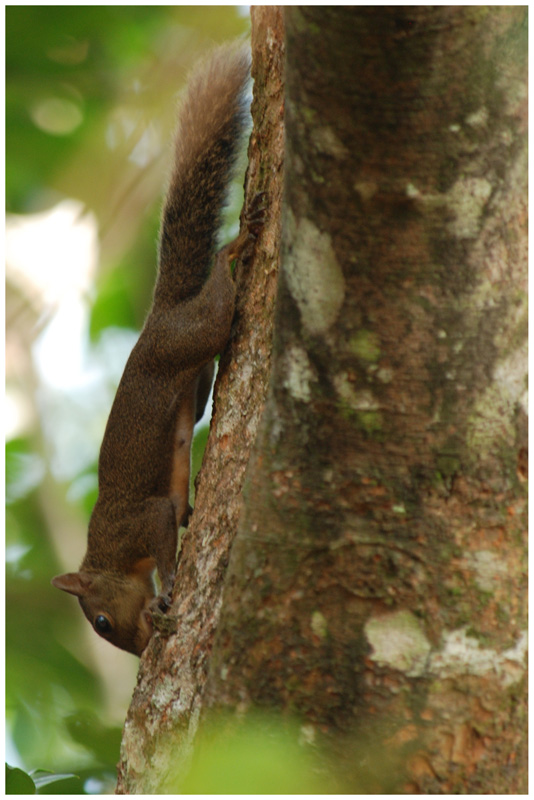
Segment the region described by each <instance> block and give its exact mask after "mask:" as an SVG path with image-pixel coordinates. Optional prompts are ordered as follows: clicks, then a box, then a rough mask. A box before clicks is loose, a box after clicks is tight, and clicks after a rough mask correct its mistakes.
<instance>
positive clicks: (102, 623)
mask: <svg viewBox="0 0 534 800" xmlns="http://www.w3.org/2000/svg"><path fill="white" fill-rule="evenodd" d="M95 630H96V631H98V633H104V634H105V633H111V631H112V630H113V626H112V624H111V622H110V621H109V619H108V618H107V617H105V616H104V615H103V614H99V615H98V617H97V618H96V619H95Z"/></svg>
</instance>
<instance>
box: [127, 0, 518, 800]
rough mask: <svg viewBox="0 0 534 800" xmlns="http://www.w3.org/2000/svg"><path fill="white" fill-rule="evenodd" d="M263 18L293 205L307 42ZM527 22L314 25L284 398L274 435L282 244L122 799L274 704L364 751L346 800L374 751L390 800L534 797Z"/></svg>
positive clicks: (262, 291) (229, 386) (318, 12)
mask: <svg viewBox="0 0 534 800" xmlns="http://www.w3.org/2000/svg"><path fill="white" fill-rule="evenodd" d="M254 15H255V17H254V18H253V31H254V37H255V40H254V43H253V50H254V51H255V53H256V54H257V55H258V60H257V62H256V70H257V73H256V88H257V90H258V91H259V92H260V93H263V92H265V93H267V96H268V101H269V102H264V101H263V100H261V101H260V100H259V99H257V100H256V101H255V102H256V104H257V106H256V107H257V111H258V112H260V111H261V113H260V114H259V116H258V117H257V120H256V124H257V125H258V124H259V125H260V127H259V128H256V129H255V133H254V136H253V139H254V140H255V145H257V144H261V145H262V148H263V147H264V146H265V147H266V150H265V151H264V152H263V153H262V162H261V166H260V165H259V162H254V164H255V166H252V167H251V172H250V175H252V176H253V179H254V181H256V180H257V184H256V186H257V187H258V189H260V190H261V189H263V188H264V187H265V186H267V191H268V192H269V191H272V190H270V189H269V186H270V185H271V184H270V182H271V181H273V180H274V183H275V184H276V174H279V169H280V162H279V160H278V155H279V153H280V150H279V149H274V150H273V148H274V147H275V143H276V144H277V146H278V147H279V148H280V146H281V138H280V137H281V133H280V129H279V127H278V123H279V119H277V113H278V112H277V109H280V108H281V102H282V98H281V82H280V81H281V79H280V71H279V70H280V59H281V58H282V49H283V44H282V40H281V38H280V36H281V23H280V19H279V12H278V11H277V9H276V8H273V7H259V8H257V9H256V10H255V12H254ZM524 17H525V9H524V8H522V7H488V8H480V7H465V6H461V7H460V6H454V7H453V6H451V7H444V6H413V7H316V6H309V7H292V8H291V9H288V10H287V12H286V24H287V40H286V44H287V62H286V68H287V86H286V136H287V143H286V155H285V159H286V161H285V204H284V212H283V213H284V242H283V254H282V256H283V257H282V271H281V279H280V282H279V290H278V296H277V299H276V323H275V332H274V342H273V350H272V374H271V377H270V387H269V394H268V397H267V401H266V404H265V411H264V413H263V416H262V418H261V423H260V425H259V429H258V431H257V435H256V426H257V425H258V420H259V413H260V409H261V405H262V403H263V399H264V392H265V387H266V383H267V380H268V378H269V364H268V363H264V362H265V360H266V359H267V358H268V354H269V352H270V345H269V342H270V338H269V337H270V333H269V331H267V333H266V337H265V338H262V337H263V327H264V325H265V326H267V324H268V320H269V319H270V313H271V310H272V305H273V300H274V282H273V281H272V278H273V276H272V273H271V270H272V264H273V260H274V259H275V256H276V233H275V231H274V227H273V228H269V229H268V230H267V231H266V232H265V240H264V241H265V242H266V245H265V244H264V246H265V247H266V251H267V252H266V253H265V261H264V262H261V263H260V264H258V265H257V266H256V267H255V270H254V281H260V283H258V284H257V286H258V287H259V288H258V289H257V290H256V289H252V287H250V295H243V297H246V299H244V301H243V304H242V305H241V306H240V312H239V317H238V327H237V334H236V337H235V340H234V341H233V342H232V348H231V350H230V352H229V354H227V356H225V359H224V367H223V375H222V378H221V380H220V382H219V391H218V398H217V409H216V416H215V419H214V422H213V425H212V431H211V434H210V445H209V447H208V452H207V458H206V466H205V468H204V469H205V471H204V472H203V477H202V479H201V482H200V486H199V492H198V496H197V507H196V509H195V514H194V517H193V520H192V527H191V529H190V531H189V532H188V534H187V536H186V538H185V541H184V549H183V554H182V556H181V561H180V577H179V581H180V583H179V587H180V588H179V591H178V593H177V600H176V605H175V608H174V609H173V613H175V614H176V616H177V617H178V631H177V633H176V634H174V635H172V636H170V637H169V638H168V639H165V638H164V637H163V636H161V637H156V639H155V640H154V642H153V643H152V645H151V647H150V650H149V651H148V652H147V654H146V655H145V656H144V657H143V659H142V661H141V670H140V678H139V683H138V687H137V691H136V694H135V696H134V700H133V702H132V707H131V710H130V713H129V716H128V720H127V724H126V729H125V736H124V741H123V760H122V762H121V765H120V774H119V788H118V791H121V792H132V793H139V792H146V793H149V792H154V791H158V786H161V782H162V781H163V782H165V779H166V778H167V779H168V778H169V776H172V772H173V771H174V772H175V773H176V775H183V772H184V770H185V768H186V764H187V759H188V757H189V750H190V745H191V742H192V738H193V736H194V734H195V732H196V729H197V721H198V716H199V713H200V711H201V710H203V711H204V713H205V714H206V715H207V716H208V715H209V710H210V709H211V710H213V711H214V712H216V711H217V710H218V709H220V708H225V709H230V710H231V711H232V710H237V711H238V712H239V713H238V715H237V716H238V717H239V718H240V719H241V718H243V716H245V717H246V714H247V711H248V710H251V709H253V708H257V707H258V706H259V707H267V708H270V709H272V708H274V709H277V710H278V711H279V712H280V713H281V715H284V714H286V713H287V714H291V715H295V714H296V715H297V716H298V717H299V719H300V721H301V724H302V731H303V732H304V734H305V735H304V736H303V738H304V739H305V741H306V742H308V743H309V744H311V745H312V746H313V747H315V746H316V745H317V746H319V745H323V747H321V748H319V747H318V750H317V753H318V754H319V753H320V752H322V753H324V752H328V749H329V748H330V750H331V751H332V752H336V753H337V758H338V760H337V768H338V775H339V784H338V786H339V789H340V790H344V791H349V792H350V791H358V789H359V787H360V786H361V784H360V783H358V780H359V775H358V773H359V772H360V769H361V762H362V760H364V759H365V758H367V757H368V755H369V753H367V752H365V751H364V754H363V757H362V758H360V757H359V756H357V755H355V753H357V752H360V753H361V747H360V744H361V742H362V741H364V742H365V741H367V740H369V739H371V740H372V747H373V753H379V756H378V758H379V759H380V762H381V763H384V764H385V763H387V762H388V761H390V763H391V764H395V765H396V768H398V773H397V774H396V778H398V780H397V783H396V784H395V786H392V785H391V782H390V780H389V776H388V775H387V774H386V773H387V772H388V770H387V769H386V768H384V769H382V770H381V771H380V770H378V771H377V772H376V774H375V775H374V778H373V780H374V783H373V784H372V787H371V788H370V790H371V791H375V792H378V793H380V792H384V791H391V790H392V789H395V790H397V791H409V792H421V793H457V792H458V793H519V792H521V791H525V790H526V734H525V722H526V711H525V691H526V677H525V663H524V657H525V649H526V633H525V630H526V590H525V589H526V556H525V527H526V525H525V514H526V492H525V478H526V413H525V389H526V383H525V378H526V366H527V365H526V357H525V347H526V190H525V185H526V171H527V167H526V137H525V126H526V74H525V56H526V47H525V44H526V41H525V40H526V25H525V20H524ZM260 49H261V51H262V54H261V55H259V51H260ZM269 79H270V80H271V81H272V82H270V80H269ZM258 98H259V95H258ZM273 115H274V116H273ZM262 126H265V127H262ZM270 137H273V138H270ZM252 152H253V153H255V150H254V146H253V147H252ZM255 157H256V156H255ZM264 159H267V160H264ZM278 200H279V196H278V195H276V199H275V200H274V201H273V200H271V195H269V201H268V204H269V208H270V209H271V212H270V217H269V219H270V225H273V226H274V225H275V216H274V215H275V214H276V213H277V211H276V208H277V206H276V203H277V202H278ZM273 203H274V205H273ZM248 279H249V274H248V273H247V277H246V280H247V282H248ZM263 279H265V280H266V281H267V282H266V283H265V284H263V283H262V282H261V281H263ZM242 280H243V281H245V276H242ZM264 287H268V288H264ZM248 291H249V286H248V283H247V292H248ZM259 319H261V321H262V325H258V320H259ZM248 348H250V350H249V349H248ZM234 359H235V360H234ZM256 384H258V386H256ZM256 389H258V392H257V394H256ZM249 392H250V396H249V395H248V393H249ZM236 398H238V399H236ZM254 438H256V442H255V445H254V449H253V451H252V455H251V456H250V459H249V448H250V446H251V444H252V442H253V440H254ZM247 461H248V466H247ZM245 468H246V469H247V477H246V482H245V486H244V489H243V476H244V470H245ZM215 487H218V488H215ZM241 494H243V496H244V509H243V510H242V507H241V504H240V503H241V501H240V496H241ZM205 495H206V496H205ZM208 495H209V496H208ZM236 528H237V535H236V538H235V541H234V543H233V545H232V550H231V558H230V563H229V566H228V569H227V575H226V582H225V588H224V593H223V595H222V604H221V582H222V575H223V573H224V572H225V565H226V559H227V558H228V553H229V549H230V544H231V540H232V537H233V533H234V531H235V529H236ZM208 671H209V677H208V681H207V683H206V676H207V675H208ZM167 734H168V735H167ZM355 742H356V743H357V744H355ZM358 747H360V750H357V748H358ZM318 757H319V755H318ZM171 764H172V767H171ZM340 765H342V766H341V767H340ZM332 788H333V789H335V788H336V785H335V784H332Z"/></svg>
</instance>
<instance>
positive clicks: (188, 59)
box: [6, 5, 248, 793]
mask: <svg viewBox="0 0 534 800" xmlns="http://www.w3.org/2000/svg"><path fill="white" fill-rule="evenodd" d="M247 29H248V20H247V18H246V17H245V16H244V15H242V14H240V13H239V12H238V10H237V9H236V8H235V7H230V6H209V7H207V6H206V7H204V6H190V7H189V6H13V5H12V6H8V7H7V8H6V207H7V210H8V223H9V215H10V214H16V215H19V217H20V218H22V219H24V218H26V217H27V216H28V215H31V214H34V213H35V212H42V211H45V210H47V209H50V208H52V207H53V206H55V205H56V204H57V203H58V202H60V201H62V200H64V199H65V198H73V199H75V200H78V201H80V202H81V203H82V204H83V206H82V207H83V208H84V209H87V210H88V211H90V212H91V213H92V214H93V215H94V217H95V219H96V221H97V224H98V241H99V259H98V268H97V272H96V275H95V278H94V282H93V285H92V287H91V289H90V291H89V293H88V295H87V296H86V297H84V298H83V299H84V301H85V302H86V303H87V305H88V308H89V317H88V320H89V324H88V331H87V335H88V342H89V346H91V347H93V348H94V349H93V350H91V352H90V354H92V355H94V354H95V353H96V354H97V357H98V353H99V352H101V351H99V350H98V346H99V344H100V343H101V342H102V341H104V339H105V337H106V336H108V335H109V336H110V337H111V342H113V341H115V340H114V339H113V333H114V331H117V330H120V329H128V330H132V331H138V330H139V328H140V327H141V325H142V322H143V319H144V315H145V314H146V311H147V307H148V305H149V302H150V296H151V291H152V285H153V281H154V276H155V264H156V241H157V230H158V224H159V213H160V207H161V196H162V193H163V191H164V187H165V180H166V174H167V164H168V160H169V145H168V142H169V139H170V135H171V131H172V127H173V124H174V117H175V98H176V95H177V93H178V92H179V91H180V89H181V87H182V85H183V82H184V79H185V78H186V76H187V72H188V70H189V69H190V67H191V66H192V64H193V63H194V61H195V60H196V59H197V58H198V57H200V56H202V55H203V54H204V53H205V52H206V51H207V50H208V49H210V47H212V46H213V45H214V44H216V43H218V42H221V41H224V40H227V39H232V38H235V37H236V36H239V35H243V34H245V33H246V32H247ZM61 244H62V243H61V241H59V242H58V247H61ZM73 268H74V267H73ZM55 312H56V309H55V308H53V307H50V306H48V305H47V301H46V298H45V297H40V296H38V295H37V294H36V293H35V292H34V293H31V292H26V291H25V289H24V288H21V286H20V284H17V283H16V282H15V281H13V279H12V277H11V273H10V270H9V263H8V270H7V291H6V319H7V334H6V337H7V341H6V343H7V357H6V372H7V377H6V385H7V392H8V396H12V397H13V398H14V403H15V404H18V405H20V408H21V409H22V408H23V407H24V409H25V414H22V415H21V419H23V423H21V424H19V426H18V428H17V430H16V431H15V432H14V433H13V434H12V435H11V437H8V441H7V446H6V509H7V510H6V547H7V555H6V598H7V601H6V602H7V614H6V717H7V744H8V761H9V762H10V763H16V764H17V765H18V766H20V767H24V768H25V770H26V771H27V772H28V774H25V772H24V771H23V770H21V769H17V768H15V769H13V770H11V771H10V772H9V781H10V784H11V787H12V788H11V790H10V791H9V793H20V792H21V789H20V787H21V786H22V787H23V786H26V789H27V792H28V793H32V791H37V793H80V792H82V787H83V786H85V788H86V790H87V791H91V792H104V791H112V790H113V785H114V780H115V764H116V762H117V760H118V756H119V743H120V731H121V727H122V721H123V719H124V716H125V713H126V704H127V698H128V694H129V693H131V690H132V689H133V685H134V681H135V672H136V668H137V660H136V659H135V658H134V657H130V656H129V655H127V654H121V653H120V652H119V651H115V650H113V649H112V648H110V647H109V645H107V644H106V643H99V642H96V643H95V641H94V640H96V639H97V638H98V637H96V636H95V635H94V634H93V633H92V632H91V631H90V629H89V626H87V624H86V623H85V621H84V620H83V617H82V615H81V612H80V610H79V608H78V607H77V603H76V601H75V600H74V599H73V598H68V597H67V595H64V594H62V593H59V592H58V591H57V590H55V589H53V588H52V587H51V586H50V578H51V577H52V576H53V575H55V574H57V573H59V572H61V571H64V570H65V569H66V568H70V569H74V568H76V567H77V566H78V564H77V563H72V559H74V558H76V557H77V556H75V555H74V554H75V553H80V552H83V548H84V542H85V530H86V525H87V520H88V515H89V513H90V511H91V508H92V505H93V503H94V500H95V491H96V490H95V487H96V462H97V455H98V448H99V444H100V437H101V434H102V426H103V422H104V421H105V418H104V419H101V418H100V417H99V416H98V414H97V411H96V409H97V408H98V406H99V403H101V402H102V397H100V396H98V397H97V396H96V395H95V396H94V397H93V398H91V397H86V396H84V392H85V394H86V393H87V390H84V389H83V388H82V389H80V390H79V394H80V393H81V396H82V397H83V399H84V401H85V405H83V404H79V405H77V401H76V395H74V394H72V395H69V396H68V397H64V398H63V400H64V401H65V402H66V405H67V407H68V409H69V415H71V416H70V417H69V421H70V422H71V423H72V422H73V420H74V422H73V425H74V431H75V433H74V434H73V433H72V431H71V429H67V428H66V427H65V426H66V422H67V420H66V415H65V414H64V413H63V410H62V409H64V408H65V406H58V408H59V409H60V411H59V412H58V411H57V408H56V410H55V414H53V415H52V412H51V405H53V404H50V403H48V404H47V403H46V402H44V400H43V398H44V397H45V395H46V390H47V387H46V386H45V385H44V383H43V378H42V376H41V375H40V372H39V365H38V364H37V361H36V359H37V356H36V350H35V343H36V342H37V340H38V338H39V335H40V334H41V333H42V332H43V330H45V328H46V325H47V323H48V321H49V320H50V319H52V318H53V316H54V314H55ZM73 335H74V333H73ZM58 359H59V360H61V353H58ZM111 388H112V387H111ZM104 400H105V398H104ZM93 401H94V402H93ZM92 407H94V409H95V411H94V416H90V414H91V408H92ZM88 409H89V411H88ZM76 415H78V416H76ZM93 429H94V435H93ZM76 431H80V433H81V432H82V431H83V432H84V433H87V435H88V436H89V438H90V440H91V453H92V455H91V458H90V459H89V461H87V459H86V462H85V463H84V464H83V465H82V466H81V467H80V468H79V469H78V470H77V471H76V470H75V469H74V467H73V466H72V465H69V464H65V463H61V464H60V465H59V466H60V467H61V469H60V470H59V468H58V467H57V465H56V468H55V469H54V452H55V444H54V442H55V440H56V439H57V438H59V437H60V436H63V437H65V436H66V437H67V438H68V437H69V436H70V438H71V440H72V439H73V441H71V442H70V448H71V451H72V452H75V451H76V449H77V446H78V445H77V441H76V440H77V433H76ZM205 438H206V433H205V432H203V433H201V440H202V441H205ZM202 441H200V443H199V442H196V443H195V449H194V463H195V465H196V466H197V468H198V464H199V462H200V459H201V453H202ZM78 449H79V448H78ZM59 472H61V474H62V475H68V476H69V477H68V479H63V480H61V479H59V478H58V474H59ZM91 637H92V638H91ZM100 645H102V646H103V647H105V648H107V649H106V650H103V649H101V648H100ZM43 767H44V768H46V769H47V770H48V769H50V770H54V772H55V773H58V774H56V775H55V776H54V777H53V778H51V777H50V776H49V775H47V776H46V775H44V774H43V773H35V772H31V771H34V770H36V769H40V768H43ZM73 772H74V773H76V776H78V777H77V778H74V777H62V776H64V775H65V774H68V775H69V776H70V774H71V773H73ZM55 779H57V780H60V781H63V783H62V787H63V788H61V787H60V786H59V784H58V783H57V780H55ZM54 781H55V782H54ZM30 782H31V783H30ZM32 785H33V787H34V790H32V789H31V786H32ZM13 787H14V788H13ZM17 787H18V788H17ZM47 787H48V788H47Z"/></svg>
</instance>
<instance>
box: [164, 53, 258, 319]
mask: <svg viewBox="0 0 534 800" xmlns="http://www.w3.org/2000/svg"><path fill="white" fill-rule="evenodd" d="M249 72H250V56H249V52H248V48H245V47H243V46H223V47H220V48H218V49H217V50H215V51H214V53H213V54H212V55H211V56H210V57H209V60H208V61H207V62H206V63H204V64H203V65H202V66H201V67H200V68H199V69H197V70H196V71H195V72H194V73H193V75H192V77H191V79H190V81H189V83H188V86H187V90H186V94H185V97H184V100H183V102H182V105H181V109H180V112H179V121H178V130H177V134H176V150H175V163H174V169H173V173H172V177H171V182H170V186H169V190H168V193H167V199H166V201H165V205H164V208H163V218H162V224H161V234H160V244H159V272H158V279H157V282H156V288H155V293H154V304H155V306H157V305H158V304H164V305H168V304H170V305H174V304H176V303H178V302H180V301H182V300H184V299H186V298H188V297H193V296H194V295H195V294H197V293H198V292H199V291H200V289H201V288H202V286H203V285H204V283H205V281H206V279H207V277H208V274H209V272H210V269H211V265H212V261H213V256H214V253H215V249H216V247H217V232H218V229H219V226H220V215H221V210H222V208H223V205H224V201H225V198H226V193H227V190H228V185H229V182H230V180H231V177H232V171H233V168H234V165H235V161H236V158H237V156H238V154H239V149H240V145H241V140H242V135H243V132H244V130H245V128H246V117H247V114H246V105H245V97H244V95H245V91H246V87H247V82H248V76H249Z"/></svg>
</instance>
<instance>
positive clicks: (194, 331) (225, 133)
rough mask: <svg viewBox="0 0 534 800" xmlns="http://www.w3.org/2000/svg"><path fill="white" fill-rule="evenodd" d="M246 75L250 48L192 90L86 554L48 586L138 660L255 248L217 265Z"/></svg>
mask: <svg viewBox="0 0 534 800" xmlns="http://www.w3.org/2000/svg"><path fill="white" fill-rule="evenodd" d="M249 69H250V65H249V55H248V52H247V51H246V50H245V49H243V48H242V47H237V48H236V47H235V46H231V47H228V46H225V47H222V48H219V49H218V50H216V51H215V52H214V53H213V55H212V56H211V58H210V59H209V61H208V63H207V64H206V65H204V67H203V68H201V69H200V70H198V71H197V72H196V73H194V75H193V77H192V79H191V81H190V83H189V84H188V88H187V93H186V96H185V100H184V102H183V104H182V107H181V111H180V115H179V123H178V132H177V137H176V151H175V164H174V170H173V173H172V176H171V181H170V186H169V190H168V194H167V198H166V202H165V205H164V209H163V215H162V224H161V234H160V243H159V269H158V276H157V280H156V286H155V290H154V299H153V304H152V308H151V310H150V312H149V314H148V317H147V319H146V322H145V325H144V328H143V331H142V333H141V336H140V338H139V341H138V342H137V344H136V345H135V347H134V349H133V351H132V353H131V355H130V357H129V359H128V362H127V364H126V367H125V369H124V373H123V375H122V378H121V381H120V384H119V387H118V389H117V394H116V397H115V400H114V403H113V406H112V409H111V413H110V415H109V419H108V423H107V426H106V430H105V434H104V439H103V442H102V447H101V450H100V458H99V463H98V487H99V493H98V500H97V502H96V505H95V507H94V510H93V513H92V516H91V520H90V523H89V534H88V542H87V552H86V554H85V557H84V559H83V561H82V564H81V566H80V570H79V572H71V573H67V574H66V575H59V576H58V577H56V578H54V579H53V580H52V583H53V585H54V586H56V587H57V588H58V589H62V590H63V591H65V592H69V593H70V594H73V595H76V596H77V597H78V599H79V602H80V605H81V607H82V609H83V612H84V614H85V616H86V617H87V619H88V620H89V622H90V623H91V624H92V625H93V627H94V629H95V631H96V632H97V633H98V634H100V636H102V637H104V639H107V640H108V641H109V642H112V643H113V644H114V645H116V646H117V647H120V648H122V649H123V650H127V651H129V652H131V653H135V654H137V655H141V653H142V652H143V650H144V649H145V647H146V645H147V643H148V641H149V639H150V637H151V635H152V613H153V612H154V611H157V610H158V609H160V610H162V611H164V610H166V609H167V608H168V607H169V605H170V602H171V600H170V596H171V592H172V589H173V584H174V578H175V571H176V549H177V536H178V528H179V527H180V525H184V524H186V523H187V518H188V515H189V512H190V507H189V502H188V496H189V472H190V448H191V439H192V435H193V427H194V424H195V422H197V421H198V420H199V419H200V417H201V416H202V414H203V411H204V407H205V405H206V402H207V399H208V396H209V392H210V388H211V383H212V378H213V371H214V364H213V358H214V356H215V355H216V354H217V353H219V352H220V351H221V350H222V349H223V348H224V346H225V344H226V342H227V340H228V338H229V335H230V327H231V324H232V318H233V314H234V301H235V287H234V281H233V279H232V275H231V270H230V262H231V260H232V259H233V258H235V257H236V255H237V254H238V253H239V252H240V250H242V249H243V247H244V244H245V243H246V240H247V239H249V238H251V236H250V234H251V230H252V228H251V229H249V230H246V229H245V231H244V234H240V236H239V237H238V239H236V241H235V242H234V243H232V244H231V245H228V246H227V247H225V248H223V249H222V250H221V251H220V252H219V253H218V254H217V255H215V250H216V246H217V242H216V239H217V232H218V228H219V226H220V215H221V210H222V207H223V205H224V201H225V198H226V192H227V189H228V184H229V182H230V179H231V177H232V173H233V169H234V166H235V161H236V158H237V155H238V153H239V148H240V145H241V141H242V138H243V134H244V130H245V127H246V106H245V102H244V98H245V91H246V87H247V83H248V76H249ZM214 257H215V260H214ZM212 265H213V266H212ZM155 568H157V571H158V574H159V578H160V582H161V592H160V594H159V596H158V597H156V590H155V586H154V580H153V573H154V569H155Z"/></svg>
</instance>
